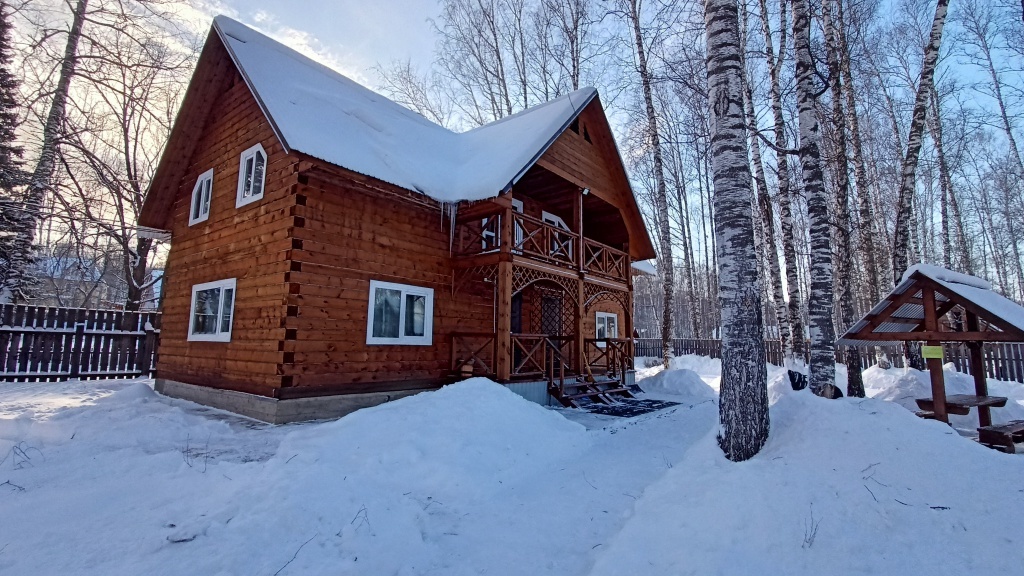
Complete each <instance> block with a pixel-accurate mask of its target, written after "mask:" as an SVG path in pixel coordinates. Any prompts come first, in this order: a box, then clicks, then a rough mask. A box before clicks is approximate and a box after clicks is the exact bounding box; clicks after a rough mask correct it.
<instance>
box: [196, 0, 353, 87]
mask: <svg viewBox="0 0 1024 576" xmlns="http://www.w3.org/2000/svg"><path fill="white" fill-rule="evenodd" d="M176 12H177V13H178V15H179V16H180V17H181V18H182V19H183V20H184V21H186V22H189V23H190V24H192V25H194V26H196V27H197V28H200V29H201V28H204V27H205V28H208V27H209V26H210V24H211V22H212V20H213V17H214V16H217V15H221V14H223V15H224V16H228V17H230V18H234V19H235V20H238V21H239V22H242V23H243V24H245V25H247V26H250V27H252V28H254V29H256V30H259V31H260V32H261V33H263V34H266V35H267V36H270V37H271V38H273V39H274V40H277V41H278V42H280V43H282V44H284V45H285V46H288V47H289V48H291V49H292V50H295V51H296V52H298V53H300V54H302V55H303V56H306V57H307V58H311V59H313V60H315V61H317V62H319V63H321V64H323V65H324V66H327V67H328V68H331V69H333V70H336V71H338V72H340V73H342V74H344V75H345V76H348V77H349V78H351V79H353V80H355V81H356V82H359V83H361V84H367V83H368V82H369V79H368V78H367V77H366V76H365V75H364V74H363V73H362V72H361V71H360V69H361V68H362V66H360V64H359V62H360V59H359V58H358V57H356V56H355V55H352V54H341V53H339V52H338V51H337V50H336V49H335V48H332V47H330V46H328V45H327V44H326V43H324V42H323V41H321V40H320V39H319V38H317V37H316V36H315V35H313V34H311V33H310V32H307V31H305V30H301V29H299V28H293V27H291V26H287V25H285V24H283V23H281V21H280V20H279V19H278V18H277V16H275V15H274V14H272V13H270V12H268V11H266V10H263V9H257V10H254V11H251V12H248V13H242V12H239V10H237V9H235V8H234V7H232V6H231V5H230V4H228V3H227V2H224V1H222V0H193V2H191V3H190V4H189V5H185V4H182V5H180V6H179V7H178V9H177V10H176Z"/></svg>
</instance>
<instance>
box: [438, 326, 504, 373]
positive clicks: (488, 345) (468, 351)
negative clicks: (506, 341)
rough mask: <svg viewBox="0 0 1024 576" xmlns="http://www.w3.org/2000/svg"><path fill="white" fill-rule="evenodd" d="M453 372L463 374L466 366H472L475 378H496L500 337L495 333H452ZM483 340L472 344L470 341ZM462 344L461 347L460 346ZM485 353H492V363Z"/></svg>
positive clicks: (450, 335) (450, 336)
mask: <svg viewBox="0 0 1024 576" xmlns="http://www.w3.org/2000/svg"><path fill="white" fill-rule="evenodd" d="M449 338H450V341H451V342H450V343H451V365H450V367H451V371H452V372H453V373H454V372H461V371H462V368H463V367H464V366H467V365H469V366H471V367H472V370H471V374H472V375H475V376H491V377H493V376H495V375H496V365H497V359H498V335H497V334H496V333H494V332H451V333H450V334H449ZM471 339H477V340H480V339H483V340H484V342H483V344H482V345H479V342H477V343H475V344H470V343H469V342H468V340H471ZM460 344H461V346H460ZM485 352H490V362H488V361H487V356H486V355H485V354H484V353H485Z"/></svg>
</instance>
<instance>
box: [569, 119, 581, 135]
mask: <svg viewBox="0 0 1024 576" xmlns="http://www.w3.org/2000/svg"><path fill="white" fill-rule="evenodd" d="M569 130H572V131H573V132H575V133H577V134H579V133H580V119H579V118H577V119H575V120H573V121H572V124H569Z"/></svg>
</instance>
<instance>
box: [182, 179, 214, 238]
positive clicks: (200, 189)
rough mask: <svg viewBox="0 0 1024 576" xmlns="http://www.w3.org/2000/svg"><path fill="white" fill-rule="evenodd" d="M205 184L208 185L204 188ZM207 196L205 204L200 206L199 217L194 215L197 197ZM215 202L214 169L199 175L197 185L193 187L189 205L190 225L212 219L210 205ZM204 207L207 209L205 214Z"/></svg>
mask: <svg viewBox="0 0 1024 576" xmlns="http://www.w3.org/2000/svg"><path fill="white" fill-rule="evenodd" d="M203 184H206V186H205V187H204V186H203ZM199 194H205V195H207V197H206V198H205V202H203V203H202V204H200V208H199V211H200V213H199V215H198V216H196V215H194V214H193V213H192V211H193V209H194V208H195V205H196V195H199ZM212 201H213V168H210V169H209V170H207V171H206V172H203V173H202V174H200V175H199V178H196V185H195V186H193V187H192V199H191V201H190V202H189V204H188V225H189V226H192V225H194V224H198V223H200V222H205V221H206V220H208V219H209V218H210V203H211V202H212ZM203 207H205V208H206V212H203V211H202V209H203Z"/></svg>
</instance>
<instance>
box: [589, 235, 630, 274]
mask: <svg viewBox="0 0 1024 576" xmlns="http://www.w3.org/2000/svg"><path fill="white" fill-rule="evenodd" d="M583 269H584V270H585V271H586V272H590V273H597V274H601V275H604V276H608V277H610V278H614V279H616V280H629V254H627V253H625V252H623V251H622V250H616V249H615V248H612V247H611V246H606V245H604V244H601V243H600V242H595V241H593V240H591V239H589V238H584V239H583Z"/></svg>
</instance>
